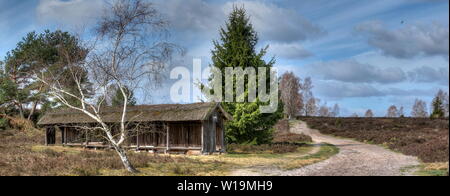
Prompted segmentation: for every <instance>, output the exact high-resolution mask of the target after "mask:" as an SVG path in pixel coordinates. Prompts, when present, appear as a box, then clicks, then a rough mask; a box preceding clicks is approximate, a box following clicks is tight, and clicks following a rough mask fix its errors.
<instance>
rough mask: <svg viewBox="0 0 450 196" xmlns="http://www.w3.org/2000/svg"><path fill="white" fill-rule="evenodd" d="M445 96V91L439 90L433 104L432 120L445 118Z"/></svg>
mask: <svg viewBox="0 0 450 196" xmlns="http://www.w3.org/2000/svg"><path fill="white" fill-rule="evenodd" d="M445 96H446V93H444V91H442V90H439V92H438V93H437V94H436V96H435V97H434V99H433V102H432V103H431V106H432V107H433V112H432V113H431V117H432V118H444V117H445V103H444V102H445Z"/></svg>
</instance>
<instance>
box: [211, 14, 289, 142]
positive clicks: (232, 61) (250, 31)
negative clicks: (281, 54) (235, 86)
mask: <svg viewBox="0 0 450 196" xmlns="http://www.w3.org/2000/svg"><path fill="white" fill-rule="evenodd" d="M257 43H258V35H257V33H256V31H255V30H254V28H253V26H252V24H251V23H250V18H249V17H248V16H247V15H246V11H245V9H244V8H238V7H233V11H232V12H231V14H230V15H229V17H228V21H227V23H226V26H225V28H221V29H220V41H214V49H213V50H212V66H214V67H215V68H218V69H219V70H221V71H222V76H223V77H222V78H223V80H222V86H223V88H222V89H225V79H224V74H225V68H226V67H233V68H236V67H242V68H243V69H245V68H247V67H253V68H255V70H256V71H257V70H258V67H266V68H269V69H270V68H271V67H272V66H273V64H274V63H275V60H274V59H273V58H272V60H270V61H269V62H266V61H264V60H263V57H264V55H265V54H266V53H267V48H268V47H264V48H262V49H261V50H259V51H257V49H256V45H257ZM234 80H236V79H235V78H234ZM266 81H268V83H269V74H267V79H266ZM210 82H211V83H212V82H213V81H210ZM246 82H247V81H246ZM222 93H223V97H225V92H222ZM247 93H248V89H247V88H246V89H245V91H244V95H236V93H235V92H234V93H233V95H234V97H239V96H245V97H246V98H245V102H241V103H226V102H223V103H222V105H223V107H224V108H225V110H226V111H227V112H229V113H230V114H231V115H232V116H233V120H232V121H230V122H228V123H227V125H226V137H227V140H228V142H230V143H241V144H262V143H269V142H271V139H272V133H273V126H274V125H275V123H276V122H277V121H278V120H279V119H280V118H282V116H283V115H282V110H283V109H282V104H279V106H278V111H277V112H275V113H261V112H260V106H261V105H263V104H267V103H262V102H260V101H256V102H248V100H247ZM257 100H259V99H258V95H257Z"/></svg>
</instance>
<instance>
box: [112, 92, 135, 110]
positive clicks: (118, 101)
mask: <svg viewBox="0 0 450 196" xmlns="http://www.w3.org/2000/svg"><path fill="white" fill-rule="evenodd" d="M125 94H127V95H128V104H127V105H128V106H134V105H136V98H135V97H134V93H133V91H132V90H130V89H129V88H128V87H125ZM123 102H124V98H123V94H122V92H121V91H120V89H119V88H116V92H115V94H114V97H113V98H112V100H111V105H112V106H123Z"/></svg>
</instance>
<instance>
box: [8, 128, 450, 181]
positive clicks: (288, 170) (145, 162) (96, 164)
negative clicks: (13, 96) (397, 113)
mask: <svg viewBox="0 0 450 196" xmlns="http://www.w3.org/2000/svg"><path fill="white" fill-rule="evenodd" d="M289 127H290V129H289V130H290V132H291V133H283V134H280V135H281V136H283V137H279V138H290V139H292V138H303V139H305V138H306V139H307V140H308V141H309V142H297V143H295V145H294V146H293V145H292V144H288V145H285V144H277V145H267V146H237V147H236V146H234V147H233V151H232V153H228V154H221V155H209V156H186V155H157V154H150V153H145V152H135V151H129V156H130V160H131V161H132V162H133V164H134V165H135V166H136V167H137V168H138V169H139V170H140V171H141V172H140V173H138V174H131V173H128V172H126V171H125V170H124V169H122V168H123V167H122V165H121V163H120V160H119V159H118V158H117V156H116V154H115V153H114V151H103V150H97V151H94V150H87V149H83V148H69V147H62V146H43V145H42V142H43V141H41V140H42V138H43V135H42V132H40V131H15V130H10V131H1V132H0V176H4V175H26V176H35V175H51V176H54V175H64V176H70V175H81V176H89V175H152V176H161V175H164V176H180V175H181V176H217V175H221V176H223V175H233V176H254V175H268V176H275V175H281V176H323V175H327V176H330V175H331V176H335V175H338V176H339V175H346V176H352V175H357V176H365V175H370V176H378V175H382V176H385V175H389V176H400V175H448V172H447V171H448V162H444V163H442V162H433V163H424V162H423V161H422V160H420V159H419V158H417V157H415V156H407V155H404V154H401V153H399V152H395V151H392V150H389V149H388V147H389V145H375V144H368V143H367V142H358V141H356V140H353V139H345V138H342V137H335V136H330V135H328V134H327V135H325V134H322V133H320V132H319V131H318V130H315V129H311V128H309V127H308V126H307V124H306V123H305V122H303V121H291V122H290V126H289ZM321 131H322V130H321ZM295 134H306V135H309V136H311V138H312V142H311V140H310V138H308V137H307V136H304V135H301V137H300V136H299V135H297V136H298V137H294V136H296V135H295ZM447 134H448V131H447ZM294 140H297V139H294ZM230 147H232V146H230ZM447 148H448V146H447ZM230 152H231V151H230ZM419 154H420V153H419ZM436 154H439V152H436Z"/></svg>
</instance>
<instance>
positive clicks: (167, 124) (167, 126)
mask: <svg viewBox="0 0 450 196" xmlns="http://www.w3.org/2000/svg"><path fill="white" fill-rule="evenodd" d="M169 143H170V140H169V123H166V146H167V150H169V148H170V145H169Z"/></svg>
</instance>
